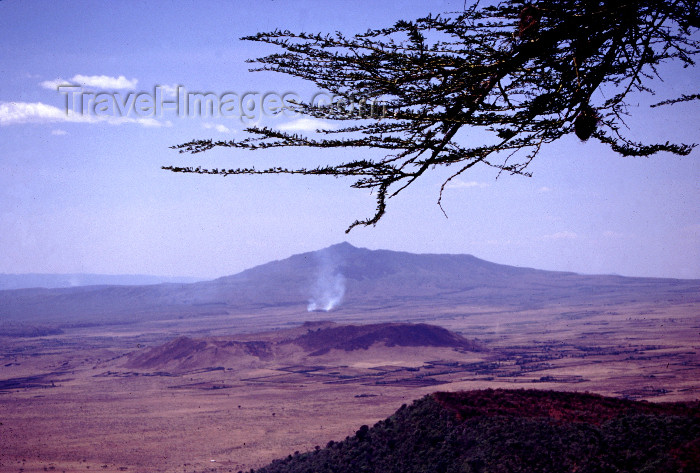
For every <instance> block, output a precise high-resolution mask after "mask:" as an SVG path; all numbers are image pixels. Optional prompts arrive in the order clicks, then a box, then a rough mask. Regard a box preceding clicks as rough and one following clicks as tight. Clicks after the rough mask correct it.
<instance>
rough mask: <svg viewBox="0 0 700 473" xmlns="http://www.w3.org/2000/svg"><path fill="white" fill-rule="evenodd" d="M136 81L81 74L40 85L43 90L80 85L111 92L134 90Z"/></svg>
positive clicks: (47, 81)
mask: <svg viewBox="0 0 700 473" xmlns="http://www.w3.org/2000/svg"><path fill="white" fill-rule="evenodd" d="M138 82H139V81H138V80H137V79H131V80H129V79H127V78H126V77H124V76H119V77H110V76H84V75H82V74H77V75H75V76H73V78H72V79H69V80H66V79H54V80H46V81H44V82H42V83H41V84H40V85H41V86H42V87H44V88H45V89H51V90H56V89H58V87H59V86H61V85H80V86H82V87H94V88H96V89H100V90H113V89H134V88H136V84H138Z"/></svg>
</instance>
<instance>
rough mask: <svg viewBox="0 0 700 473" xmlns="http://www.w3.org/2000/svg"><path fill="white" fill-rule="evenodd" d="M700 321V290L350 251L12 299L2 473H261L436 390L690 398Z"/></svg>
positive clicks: (0, 312) (3, 299)
mask: <svg viewBox="0 0 700 473" xmlns="http://www.w3.org/2000/svg"><path fill="white" fill-rule="evenodd" d="M699 308H700V281H699V280H681V279H662V278H629V277H621V276H605V275H579V274H575V273H562V272H549V271H540V270H536V269H529V268H517V267H511V266H505V265H499V264H494V263H490V262H487V261H484V260H480V259H478V258H475V257H473V256H469V255H436V254H410V253H403V252H394V251H387V250H367V249H362V248H356V247H353V246H352V245H349V244H347V243H341V244H338V245H333V246H331V247H328V248H325V249H322V250H318V251H315V252H310V253H304V254H299V255H294V256H291V257H289V258H287V259H284V260H281V261H273V262H270V263H267V264H264V265H261V266H257V267H254V268H251V269H249V270H246V271H243V272H241V273H239V274H236V275H232V276H227V277H223V278H219V279H216V280H212V281H201V282H195V283H162V284H150V285H128V286H117V285H97V286H75V287H69V288H24V289H17V290H4V291H0V327H2V328H3V331H2V332H1V333H2V336H1V337H0V340H2V353H1V356H2V360H0V422H2V425H0V429H2V430H1V431H0V432H1V433H2V436H3V438H5V439H7V442H6V448H5V449H4V450H3V452H2V454H1V455H2V456H1V457H0V465H1V466H2V468H4V469H5V470H7V471H20V469H23V471H25V472H33V471H44V468H47V469H55V470H58V471H62V470H65V471H74V470H77V469H80V470H85V469H86V468H87V467H90V469H98V470H100V471H106V472H117V471H149V472H151V471H154V472H155V471H163V472H170V471H188V472H192V471H195V472H204V471H229V470H231V471H240V470H243V471H246V470H247V469H250V468H258V467H261V466H263V465H265V464H267V463H269V462H270V461H272V460H274V459H275V458H281V457H284V456H286V455H288V454H290V453H293V452H294V451H301V452H304V451H308V450H312V449H313V448H314V447H315V446H316V445H321V446H322V445H326V443H328V442H329V441H331V440H339V439H342V438H344V437H345V436H347V435H351V434H353V433H354V432H355V431H356V430H357V428H358V427H359V426H360V425H362V424H369V425H371V424H373V423H375V422H377V421H378V420H380V419H384V418H385V417H387V416H389V415H390V414H391V413H392V412H394V411H395V410H396V409H398V408H399V407H400V406H401V405H402V404H404V403H407V402H410V401H412V400H413V399H417V398H419V397H421V396H423V395H427V394H430V393H433V392H435V391H461V390H474V389H485V388H505V389H513V388H515V389H518V388H528V389H529V388H536V389H556V390H560V391H576V392H591V393H598V394H604V395H608V396H613V397H616V398H621V399H629V400H653V401H693V400H696V399H698V398H699V397H700V394H699V390H700V386H699V385H698V379H700V361H699V358H698V355H697V350H698V340H699V337H698V335H699V334H700V322H699V320H700V319H699V318H698V310H699ZM302 420H303V421H302ZM49 439H50V440H49ZM59 439H60V441H59ZM164 445H167V446H168V453H167V455H163V454H162V452H163V446H164ZM5 470H3V471H5Z"/></svg>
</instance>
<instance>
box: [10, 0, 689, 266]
mask: <svg viewBox="0 0 700 473" xmlns="http://www.w3.org/2000/svg"><path fill="white" fill-rule="evenodd" d="M463 3H464V2H463V1H462V0H453V1H447V0H445V1H403V2H401V1H376V0H372V1H364V0H362V1H352V2H348V1H337V0H331V1H327V0H324V1H320V0H319V1H299V0H295V1H283V0H256V1H235V2H233V1H232V2H224V1H202V0H199V1H178V2H175V1H172V2H166V1H158V2H155V1H154V2H146V1H134V0H128V1H119V2H111V3H107V2H99V3H98V2H94V1H70V2H68V1H57V0H47V1H39V0H33V1H28V0H24V1H22V0H4V1H1V2H0V248H2V250H0V273H2V272H5V273H24V272H50V273H54V272H55V273H77V272H90V273H141V274H161V275H183V276H190V275H191V276H202V277H216V276H221V275H226V274H232V273H236V272H238V271H241V270H243V269H245V268H248V267H250V266H253V265H256V264H260V263H264V262H267V261H269V260H273V259H280V258H284V257H287V256H289V255H291V254H295V253H299V252H304V251H310V250H315V249H320V248H322V247H325V246H328V245H331V244H334V243H338V242H341V241H343V240H347V241H348V242H350V243H352V244H353V245H355V246H362V247H368V248H386V249H393V250H404V251H411V252H431V253H469V254H473V255H475V256H478V257H480V258H484V259H487V260H491V261H495V262H499V263H505V264H511V265H518V266H531V267H537V268H542V269H556V270H570V271H576V272H583V273H618V274H624V275H633V276H669V277H683V278H691V277H692V278H700V188H699V184H698V182H699V181H700V180H699V178H700V150H695V151H694V152H693V153H692V154H691V155H690V156H688V157H685V158H681V157H676V156H671V155H658V156H655V157H652V158H648V159H635V158H621V157H618V156H616V155H614V154H613V153H611V152H610V151H608V150H606V149H605V148H603V147H602V146H600V145H597V144H595V143H593V142H589V143H581V142H579V141H578V140H577V139H576V138H575V137H573V136H572V137H571V138H569V139H566V140H563V141H561V142H560V143H557V144H556V145H554V146H551V147H549V148H547V149H545V150H543V152H542V154H541V155H540V156H539V157H538V158H537V161H536V162H535V163H533V164H532V168H531V170H532V171H533V172H534V177H532V178H530V179H528V178H523V177H509V176H502V177H501V178H499V179H498V180H495V176H496V175H495V172H494V171H493V170H491V169H476V170H475V171H474V172H473V173H471V174H468V175H466V174H465V175H464V176H463V177H462V179H461V181H458V182H457V185H456V186H454V188H451V189H449V191H448V193H447V194H446V196H445V198H444V207H445V210H446V211H447V213H448V215H449V219H446V218H445V217H444V216H443V214H442V213H441V211H440V209H439V208H438V206H437V205H436V200H437V197H438V190H439V186H440V184H441V182H442V180H443V179H444V178H445V177H446V175H445V174H444V173H437V174H435V175H432V176H427V177H426V178H425V179H423V181H422V182H417V183H416V184H415V185H414V186H413V188H412V189H409V190H407V191H406V192H405V193H404V194H403V195H402V196H400V197H399V198H398V199H394V200H393V201H392V202H391V206H390V208H389V212H388V214H387V216H386V218H385V219H383V221H381V222H380V223H379V225H377V226H376V227H375V228H356V229H355V230H353V231H352V232H351V234H350V235H347V236H346V235H345V234H344V230H345V228H346V227H347V226H348V225H349V224H350V223H351V222H352V221H353V220H355V219H356V218H358V217H360V218H364V217H367V216H370V215H371V214H372V212H373V210H374V205H375V202H374V199H373V197H372V196H370V195H369V194H368V193H365V192H363V191H358V190H352V189H349V188H348V185H349V184H350V181H346V180H343V179H337V180H336V179H333V178H327V179H326V178H312V177H309V178H304V177H285V176H277V177H275V176H272V177H265V176H263V177H227V178H221V177H218V176H190V175H181V174H174V173H170V172H166V171H162V170H161V169H160V167H161V166H162V165H168V164H175V165H195V166H196V165H202V166H213V167H238V166H246V165H253V164H255V165H258V166H261V167H265V166H267V165H272V164H277V163H280V162H282V163H287V164H289V165H290V166H293V165H302V164H304V163H309V162H313V163H322V162H338V161H339V160H341V159H343V157H347V156H350V154H351V153H356V152H361V153H365V154H367V155H371V154H372V152H368V151H366V150H361V151H356V150H347V151H343V152H337V151H330V152H311V151H307V150H276V151H274V152H269V153H267V152H255V153H250V152H245V151H231V150H215V151H210V152H208V153H205V154H199V155H195V156H190V155H180V154H178V153H177V152H175V151H173V150H170V149H168V146H170V145H173V144H177V143H181V142H185V141H189V140H190V139H192V138H207V137H213V138H217V139H224V138H237V137H238V138H240V137H241V136H243V134H242V133H241V130H242V129H243V128H244V127H245V123H243V120H241V119H240V118H237V117H219V118H216V117H205V118H202V117H184V116H181V114H180V115H178V114H177V113H176V112H175V111H174V110H166V111H164V112H163V113H162V114H161V116H157V117H148V116H146V115H147V114H145V113H144V114H142V116H141V115H138V114H137V113H129V114H126V116H124V117H121V118H120V117H119V116H118V114H116V113H111V112H116V111H114V110H112V111H111V112H110V111H108V112H110V113H111V115H110V113H104V114H103V115H104V116H102V117H98V116H96V115H95V114H87V115H84V116H82V117H80V116H67V115H66V114H65V113H64V109H65V105H66V97H67V95H66V94H60V93H59V92H58V91H57V90H56V89H55V84H57V83H59V82H65V81H72V82H77V83H81V84H84V89H83V90H95V91H99V90H105V91H108V92H110V93H116V94H118V95H117V96H118V97H119V98H126V97H127V96H128V94H129V93H130V92H146V93H150V94H152V95H153V94H155V91H154V87H155V86H163V87H161V88H160V90H161V91H164V92H166V93H167V92H168V90H169V89H168V88H169V87H171V86H174V85H181V86H184V87H185V88H186V90H187V91H196V92H213V93H215V94H217V95H221V94H223V93H225V92H231V93H235V94H239V95H243V94H245V93H246V92H257V93H260V94H262V93H266V92H276V93H279V94H282V93H285V92H295V93H297V94H299V95H300V96H301V97H303V98H308V97H309V96H310V95H311V94H312V93H313V92H314V90H313V88H311V87H309V85H308V84H305V83H303V82H301V81H298V80H291V79H289V78H287V77H285V76H281V75H275V74H270V73H250V72H248V71H247V69H248V67H249V65H248V64H246V63H245V62H244V60H245V59H246V58H251V57H256V56H260V55H263V54H265V53H267V52H271V51H273V49H271V48H266V47H264V46H263V45H258V44H254V43H249V42H243V41H240V40H239V38H240V37H241V36H244V35H249V34H254V33H256V32H258V31H268V30H272V29H274V28H282V29H285V28H287V29H290V30H295V31H300V30H305V31H311V32H318V31H324V32H326V31H327V32H332V31H335V30H339V31H342V32H345V33H352V32H362V31H365V30H366V29H367V28H373V27H383V26H388V25H391V24H393V23H394V22H395V21H396V20H398V19H401V18H417V17H419V16H422V15H425V14H427V13H428V12H434V13H439V12H444V11H454V10H458V9H461V8H462V6H463ZM662 71H663V73H664V79H665V82H664V83H660V82H658V81H657V82H658V84H657V85H658V86H659V91H660V93H659V94H658V95H657V97H654V98H651V99H650V98H649V97H640V99H639V103H637V102H636V101H633V103H632V107H631V109H630V112H631V113H632V114H633V116H632V117H631V118H630V119H629V121H628V125H629V127H630V128H631V135H632V136H633V137H637V138H640V139H641V138H645V139H649V140H663V141H666V140H672V141H673V140H680V141H683V140H684V141H686V142H692V141H700V133H698V131H699V129H700V114H699V113H698V105H697V103H695V104H685V105H679V106H675V107H666V108H662V109H654V110H650V109H649V108H648V107H647V105H648V104H649V103H652V102H654V101H658V100H662V99H664V98H668V97H672V96H675V95H679V94H680V93H684V92H685V93H697V92H698V91H697V85H698V84H699V83H700V80H699V79H700V73H699V71H698V70H697V68H696V69H694V70H693V69H687V70H683V69H680V68H674V67H668V68H663V69H662ZM56 81H58V82H56ZM257 115H259V114H257ZM263 123H266V124H269V125H273V126H279V127H283V128H287V129H295V128H297V129H303V127H304V126H305V123H304V122H299V121H297V120H296V119H295V118H294V117H276V118H266V119H264V121H263ZM467 138H468V137H465V138H464V139H467Z"/></svg>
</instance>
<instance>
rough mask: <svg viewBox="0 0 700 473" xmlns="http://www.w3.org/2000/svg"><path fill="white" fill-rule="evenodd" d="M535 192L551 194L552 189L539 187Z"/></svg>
mask: <svg viewBox="0 0 700 473" xmlns="http://www.w3.org/2000/svg"><path fill="white" fill-rule="evenodd" d="M537 192H539V193H545V192H552V188H551V187H546V186H544V187H540V188H539V189H537Z"/></svg>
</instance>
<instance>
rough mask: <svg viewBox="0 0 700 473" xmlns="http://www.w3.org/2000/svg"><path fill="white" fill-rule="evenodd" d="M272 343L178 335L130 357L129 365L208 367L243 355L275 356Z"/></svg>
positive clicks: (249, 356)
mask: <svg viewBox="0 0 700 473" xmlns="http://www.w3.org/2000/svg"><path fill="white" fill-rule="evenodd" d="M272 356H273V355H272V344H271V343H270V342H265V341H236V340H216V339H198V340H195V339H192V338H189V337H178V338H176V339H175V340H172V341H170V342H168V343H166V344H164V345H160V346H157V347H153V348H148V349H146V350H145V351H143V352H138V353H136V354H134V355H132V356H131V357H130V358H129V361H128V362H127V363H126V366H127V367H129V368H141V369H153V368H158V369H162V368H168V367H170V368H172V367H177V368H205V367H212V366H219V365H221V364H223V363H224V362H226V361H230V360H239V361H240V360H241V359H242V358H246V357H247V358H257V359H260V360H267V359H270V358H272Z"/></svg>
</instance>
